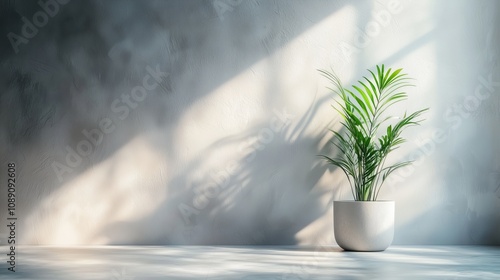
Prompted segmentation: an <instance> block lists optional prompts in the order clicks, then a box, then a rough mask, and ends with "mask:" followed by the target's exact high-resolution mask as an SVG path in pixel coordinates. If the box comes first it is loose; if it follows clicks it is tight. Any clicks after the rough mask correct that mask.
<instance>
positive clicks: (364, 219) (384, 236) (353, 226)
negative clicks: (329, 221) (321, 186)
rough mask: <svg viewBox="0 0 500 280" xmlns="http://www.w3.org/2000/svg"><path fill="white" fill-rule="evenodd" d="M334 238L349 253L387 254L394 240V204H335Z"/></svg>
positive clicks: (357, 202) (380, 202)
mask: <svg viewBox="0 0 500 280" xmlns="http://www.w3.org/2000/svg"><path fill="white" fill-rule="evenodd" d="M333 223H334V232H335V239H336V241H337V244H338V245H339V246H340V247H342V249H344V250H347V251H365V252H369V251H384V250H385V249H387V247H389V245H391V243H392V239H393V237H394V201H352V200H351V201H334V202H333Z"/></svg>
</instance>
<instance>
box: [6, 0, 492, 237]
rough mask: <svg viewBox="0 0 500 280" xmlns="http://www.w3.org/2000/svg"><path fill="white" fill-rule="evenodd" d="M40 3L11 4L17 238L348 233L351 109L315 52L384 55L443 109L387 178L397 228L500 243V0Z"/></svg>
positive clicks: (367, 60) (9, 110)
mask: <svg viewBox="0 0 500 280" xmlns="http://www.w3.org/2000/svg"><path fill="white" fill-rule="evenodd" d="M32 2H33V3H32V4H28V3H26V2H24V1H23V2H22V1H2V2H1V3H0V34H1V35H2V37H1V39H0V50H1V51H0V162H1V165H0V166H2V168H3V169H4V170H0V182H2V188H1V189H0V201H1V204H0V205H1V210H0V219H1V220H2V221H6V218H7V216H6V215H7V213H6V208H7V206H6V201H7V190H6V188H5V187H4V185H5V182H6V181H7V179H6V178H7V167H6V166H7V163H8V162H15V163H16V164H17V173H16V176H17V192H16V194H17V207H16V215H17V217H18V221H17V224H18V227H17V234H18V242H20V243H22V244H331V243H334V239H333V228H332V227H333V225H332V224H333V223H332V216H333V215H332V201H333V200H334V199H350V191H349V189H348V188H347V185H346V181H345V179H344V177H343V176H342V175H343V174H341V172H339V171H338V170H335V169H333V168H331V167H329V166H326V165H325V164H324V163H323V162H322V161H321V160H319V158H318V157H316V156H315V155H317V154H320V153H326V152H333V151H332V148H331V147H329V146H328V145H327V144H326V143H327V141H328V138H329V134H328V130H327V128H329V127H331V128H338V120H339V119H338V116H337V115H336V114H335V113H334V111H333V110H332V109H331V108H330V104H331V103H332V98H334V96H333V95H332V94H331V93H329V92H328V90H327V89H325V86H326V83H325V81H324V79H322V78H321V77H320V75H318V72H317V71H316V69H321V68H328V67H330V66H331V67H333V68H334V69H335V71H336V72H338V73H339V74H340V76H341V77H342V78H343V79H344V80H345V81H346V83H350V82H352V81H353V80H354V79H357V78H358V77H359V76H360V75H361V74H364V73H365V69H366V68H372V67H374V65H376V64H379V63H386V64H388V65H391V66H394V67H403V68H404V69H405V70H406V71H407V72H408V73H409V74H410V75H411V76H413V77H414V78H416V81H415V83H416V85H417V86H416V87H415V88H414V89H412V90H411V91H410V96H411V98H410V101H409V102H408V103H407V107H408V110H414V109H418V108H422V107H431V111H430V112H429V113H428V115H427V121H426V122H425V123H424V125H423V126H421V127H417V128H412V129H411V130H409V131H408V133H407V134H406V135H405V136H407V137H408V139H409V141H408V143H407V144H406V146H404V147H403V148H402V149H400V150H398V151H397V152H396V153H395V154H394V157H393V159H394V160H397V159H408V158H410V159H415V160H416V163H415V164H414V165H413V166H412V167H409V168H407V169H404V170H401V172H399V173H397V174H395V176H394V177H393V178H392V180H391V181H390V182H389V183H388V184H387V185H386V186H385V188H384V189H383V191H382V193H381V198H383V199H393V200H396V205H397V215H396V223H397V225H396V236H395V243H396V244H477V243H481V244H500V148H499V145H498V143H499V142H500V141H499V140H500V134H499V132H500V127H499V125H498V123H499V122H498V121H499V119H500V97H499V93H500V70H499V68H498V55H499V52H500V49H499V48H498V46H499V43H500V41H499V39H500V37H499V35H500V34H499V33H500V29H499V28H498V26H500V22H499V21H500V20H499V17H500V14H499V13H500V3H498V2H496V1H481V2H476V1H472V0H469V1H451V0H449V1H407V0H406V1H405V0H390V1H387V0H384V1H326V0H325V1H320V0H314V1H298V0H296V1H285V0H280V1H264V0H248V1H240V0H215V1H212V0H210V1H209V0H207V1H201V0H190V1H184V0H170V1H76V0H73V1H62V0H61V1H60V2H55V1H50V0H49V1H45V0H42V1H41V3H48V4H47V5H46V6H45V8H43V7H42V6H41V5H40V4H37V3H35V1H32ZM400 109H403V108H400ZM4 230H5V228H2V229H0V238H2V240H0V241H1V242H2V243H5V241H6V240H5V239H6V232H4Z"/></svg>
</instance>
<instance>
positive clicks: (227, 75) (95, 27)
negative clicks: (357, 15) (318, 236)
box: [0, 1, 345, 244]
mask: <svg viewBox="0 0 500 280" xmlns="http://www.w3.org/2000/svg"><path fill="white" fill-rule="evenodd" d="M117 3H119V5H118V6H119V7H120V8H119V9H118V8H117ZM200 3H201V4H200ZM11 4H12V5H11ZM155 5H158V6H155ZM296 5H298V6H287V5H282V6H280V4H279V3H271V2H268V1H264V2H262V3H260V5H256V6H253V5H251V4H248V2H242V4H241V5H240V6H238V7H234V11H232V12H231V13H229V12H228V13H226V14H225V15H224V23H221V20H219V19H218V18H217V13H216V11H215V10H214V7H213V6H212V3H211V2H210V1H200V2H191V1H189V2H186V1H168V2H157V1H141V2H137V1H124V2H118V1H117V2H112V1H109V2H102V1H85V2H82V1H80V2H78V1H75V2H73V1H71V2H69V3H68V4H67V5H64V6H63V5H61V6H59V10H58V13H57V14H54V16H53V17H52V15H50V16H48V17H47V19H48V21H47V22H46V23H45V25H43V26H42V25H41V24H40V27H39V28H37V29H38V30H37V31H38V33H37V34H35V35H36V36H34V37H32V38H29V39H30V40H29V41H28V42H27V43H21V44H19V45H16V46H17V49H15V50H13V49H12V46H11V44H10V42H9V40H8V39H7V38H6V37H5V36H4V40H2V41H0V44H1V47H2V52H1V53H0V57H1V59H2V63H1V66H0V67H1V68H0V71H1V73H2V74H4V75H2V77H3V78H2V80H0V86H1V87H2V88H5V89H6V90H2V91H0V92H1V93H0V94H1V95H2V103H1V106H2V110H0V111H1V112H0V116H2V118H1V121H0V122H1V126H2V127H1V128H2V135H1V137H0V141H1V142H0V143H2V144H3V145H2V148H1V151H0V154H1V155H2V158H1V160H2V161H8V160H15V161H17V162H18V163H19V166H20V168H19V175H20V176H19V177H20V180H22V183H23V186H25V188H24V189H23V191H20V193H19V195H20V203H21V204H20V209H19V210H20V211H22V212H20V213H19V214H20V215H22V216H23V217H25V219H24V222H25V223H26V225H27V226H26V228H27V229H29V230H26V231H24V232H23V233H22V235H23V236H22V238H20V239H21V240H22V241H23V242H26V243H30V244H61V242H68V243H70V244H75V243H76V244H88V243H93V244H94V243H107V242H108V240H102V239H98V238H95V239H93V238H92V236H91V235H92V234H88V232H92V233H95V232H100V229H101V226H103V225H106V224H108V223H113V222H114V221H116V220H128V218H129V217H132V216H133V217H136V216H138V215H142V214H144V213H146V214H144V215H146V217H145V218H144V220H150V221H153V222H152V225H151V224H147V223H142V222H141V223H138V224H140V225H143V227H142V228H136V229H134V230H131V229H130V228H127V229H124V230H122V231H121V232H120V233H116V235H114V234H108V236H112V237H116V239H115V240H109V243H113V242H114V243H124V242H125V243H133V242H135V243H137V244H140V243H149V244H151V243H152V242H154V241H158V240H165V238H163V237H161V236H159V235H161V234H164V232H165V231H167V232H170V231H171V230H172V229H173V228H174V231H175V228H176V227H181V225H183V224H184V220H183V218H182V216H181V215H179V207H178V206H179V202H178V201H177V202H175V203H170V204H168V206H166V209H165V208H163V209H164V210H168V211H165V212H164V213H161V212H158V211H155V210H154V209H155V207H156V204H154V205H153V203H151V204H147V203H145V204H141V203H143V202H145V201H147V202H150V201H151V199H150V197H148V194H149V195H150V196H155V195H156V194H163V191H164V190H167V191H169V192H170V191H172V193H168V199H169V200H170V197H178V198H185V199H184V200H179V201H184V202H185V203H186V204H188V203H190V204H191V206H193V204H192V196H193V194H196V192H198V190H199V188H200V184H201V183H196V182H193V181H190V180H188V179H186V178H189V177H190V172H193V170H198V169H199V167H200V165H201V164H202V163H200V162H196V161H193V162H191V163H189V164H188V165H187V166H185V168H184V169H183V171H182V172H181V174H180V175H178V174H174V175H171V174H167V175H165V177H166V178H167V179H165V180H158V181H154V182H152V183H151V182H150V181H148V182H146V183H148V184H147V186H148V188H145V187H144V185H145V184H146V183H145V182H143V181H141V180H137V181H136V183H134V182H133V179H135V178H132V179H131V178H130V177H133V176H128V175H131V174H132V175H134V176H137V177H140V179H143V178H146V180H147V179H149V178H150V177H149V176H150V175H151V174H153V175H155V176H158V177H160V176H163V174H162V173H161V172H163V170H162V169H161V168H162V166H160V167H158V165H154V164H151V166H152V167H150V166H148V167H145V168H143V169H141V170H146V169H147V170H146V171H148V172H144V174H138V173H140V172H136V171H137V170H138V169H140V168H138V167H142V166H138V165H140V164H143V163H144V162H143V161H142V158H143V156H144V155H145V154H146V153H147V152H148V151H145V152H144V153H143V151H142V150H140V149H138V148H136V147H137V146H134V143H137V141H135V140H136V139H137V138H141V137H142V138H141V139H143V138H147V136H144V135H147V134H148V133H149V132H150V131H156V130H158V129H164V130H163V132H162V133H163V138H162V140H163V143H162V145H163V147H162V148H163V149H162V150H161V151H162V152H164V153H163V154H160V155H159V156H158V157H164V158H165V161H170V162H173V163H172V165H173V164H175V162H174V161H175V159H172V154H174V153H175V150H176V149H177V148H178V147H177V146H175V145H170V144H171V143H172V142H173V140H172V138H174V137H175V136H173V135H171V134H170V133H165V129H167V128H168V129H170V128H172V127H174V128H176V126H177V125H179V124H178V122H179V119H181V118H182V116H183V113H184V112H183V110H187V109H189V108H190V107H191V106H192V105H193V104H194V103H196V102H197V101H199V100H201V99H203V98H204V97H206V96H207V95H209V94H210V93H211V92H212V91H213V90H214V89H216V88H218V87H219V86H220V85H222V84H224V83H226V82H227V81H229V80H231V79H232V78H234V77H235V76H237V75H238V74H239V73H241V72H242V71H244V70H246V69H247V68H248V67H249V66H251V65H253V64H254V63H255V62H257V61H260V60H262V59H263V58H265V57H267V56H269V55H271V54H272V53H274V52H275V51H278V50H279V49H280V48H282V47H283V46H284V45H286V44H287V43H288V42H290V41H291V40H293V39H294V38H296V37H297V36H299V35H300V34H302V33H303V32H304V31H306V30H308V29H309V28H310V27H312V26H314V25H315V24H316V23H318V22H320V21H321V20H323V19H324V18H325V17H328V16H330V15H331V14H332V13H333V12H334V11H336V10H337V9H339V8H340V7H342V6H343V5H345V3H344V2H339V3H321V4H314V3H313V4H309V3H305V2H304V3H303V4H296ZM0 7H1V8H2V9H0V14H1V15H2V17H1V18H0V30H1V31H2V34H7V33H9V32H13V33H16V34H17V35H23V36H25V35H26V34H24V33H23V30H24V29H29V28H24V27H23V26H24V25H23V24H25V21H24V20H22V19H21V18H22V17H23V16H24V17H26V18H27V19H28V20H32V19H33V15H34V14H35V13H37V14H41V12H40V11H42V12H43V11H45V9H44V8H42V7H40V6H39V5H38V3H35V2H33V3H31V4H30V3H15V5H14V4H13V2H5V3H4V2H2V4H1V6H0ZM4 7H6V8H5V9H3V8H4ZM54 9H55V8H54ZM276 9H287V10H286V11H287V12H290V13H296V12H297V11H300V14H301V15H302V14H303V15H304V18H303V19H302V21H297V20H296V19H293V17H286V18H279V17H276V14H275V13H274V11H275V10H276ZM133 11H140V12H137V13H135V12H133ZM54 13H55V12H54ZM188 14H189V16H186V15H188ZM256 14H258V15H259V17H255V15H256ZM4 15H5V17H4ZM40 18H41V17H40ZM236 19H237V20H238V22H239V24H240V25H238V28H240V29H237V28H235V29H234V30H233V29H230V30H229V29H228V30H226V29H225V28H227V27H228V26H232V24H233V23H234V20H236ZM200 24H201V25H203V26H204V28H203V29H200V28H199V27H200ZM269 26H272V28H269ZM285 27H286V28H287V29H288V30H289V31H290V32H288V33H286V36H285V35H283V36H280V35H281V28H285ZM23 28H24V29H23ZM241 28H243V30H245V32H246V31H250V32H254V33H255V34H254V33H252V34H253V35H254V37H251V36H249V38H250V39H248V41H247V42H246V43H248V44H244V43H242V45H236V44H235V42H234V40H233V39H234V37H236V36H237V35H240V34H241V33H242V32H241ZM31 35H33V34H31ZM31 35H30V36H31ZM214 38H220V40H214ZM23 42H24V41H23ZM239 43H241V42H239ZM4 47H5V49H6V50H7V51H5V52H3V50H4ZM227 48H230V49H231V48H232V49H237V50H238V54H239V56H238V60H237V61H236V62H235V60H234V59H233V57H229V58H227V56H226V55H227ZM207 49H208V50H210V52H208V53H207V52H206V50H207ZM16 50H17V51H18V52H17V53H16ZM224 59H226V60H224ZM158 61H159V62H160V63H161V64H160V69H161V71H164V72H169V73H170V75H169V76H168V78H167V79H169V81H173V82H172V83H173V85H171V87H169V86H170V82H169V81H165V82H164V83H162V84H161V85H160V86H161V88H160V86H159V87H158V88H157V89H156V90H154V91H151V92H150V93H151V95H149V97H148V98H147V99H146V100H144V101H142V103H139V104H135V103H134V105H133V106H136V107H132V106H129V107H128V109H127V110H126V112H128V114H127V115H126V116H125V113H124V112H125V111H122V109H121V108H123V107H124V106H125V105H127V104H128V103H126V102H129V101H131V100H130V93H131V90H132V89H133V88H135V87H136V86H138V85H140V84H141V82H142V81H143V78H144V77H145V75H147V73H148V71H147V70H146V67H145V66H146V65H147V64H148V63H151V67H152V68H155V66H156V65H157V63H156V62H158ZM199 61H204V63H205V64H204V66H200V65H199ZM3 62H5V63H3ZM222 62H224V63H222ZM222 64H223V65H224V67H227V68H228V69H224V71H220V72H216V73H215V72H214V71H213V69H214V68H215V67H216V66H217V67H219V66H221V65H222ZM12 65H15V66H16V67H11V66H12ZM173 69H175V71H173ZM193 69H194V70H193ZM207 73H210V75H208V74H207ZM214 73H215V74H214ZM179 85H183V86H184V87H182V88H179ZM165 88H167V89H169V90H165ZM170 89H173V90H172V91H170ZM124 94H125V95H126V96H128V97H129V99H128V100H127V101H126V102H125V101H124V100H123V95H124ZM148 94H149V93H148ZM3 100H6V102H3ZM117 100H118V101H119V103H118V105H120V107H119V108H120V109H119V111H120V114H118V115H117V114H114V113H115V112H114V111H113V109H112V108H111V109H110V105H111V104H113V103H114V102H115V101H117ZM132 102H133V100H132ZM179 104H181V106H179ZM116 108H118V107H116ZM136 108H137V109H136ZM280 114H281V112H280ZM120 116H123V120H122V119H121V117H120ZM106 118H112V119H113V118H114V119H113V120H114V121H115V122H114V123H113V125H114V126H113V127H114V130H113V132H112V133H111V132H110V133H108V134H105V135H104V137H103V139H101V141H96V142H100V143H99V144H98V145H94V146H92V147H91V152H89V153H90V154H87V156H86V157H82V158H81V160H80V161H78V162H77V163H75V164H74V165H75V166H70V165H69V164H67V162H68V160H67V159H68V158H70V155H74V154H75V153H76V152H79V151H78V148H79V147H80V148H81V149H80V150H81V151H84V149H83V148H88V147H84V145H80V146H79V144H80V143H87V142H91V140H90V141H88V137H87V136H86V135H85V134H84V133H82V131H84V130H85V131H87V132H90V131H95V130H94V129H98V128H101V125H100V123H99V120H105V119H106ZM266 125H267V124H266ZM255 129H258V128H257V127H256V128H255ZM271 129H272V128H271ZM172 131H174V129H172ZM3 132H6V133H3ZM169 132H170V131H169ZM256 133H257V136H258V131H257V132H256ZM273 133H274V135H273V137H274V140H273V141H271V142H270V143H266V145H265V147H266V148H265V149H264V150H262V151H261V150H258V148H257V150H256V156H255V159H254V160H252V165H253V166H252V167H248V166H246V165H245V161H242V162H239V163H238V164H239V167H238V168H240V169H241V170H244V169H248V171H249V172H248V173H247V174H246V175H241V177H235V178H234V179H233V178H232V179H231V180H235V182H238V183H241V184H242V185H244V186H250V183H251V184H258V182H261V181H262V182H265V177H261V178H259V179H257V178H254V176H252V175H253V174H256V173H257V172H260V171H259V169H258V168H259V167H258V166H256V165H257V163H263V162H264V161H265V160H268V159H269V158H268V157H267V155H272V156H273V158H272V159H273V160H275V158H274V156H276V157H278V154H277V153H274V152H273V151H274V149H275V148H276V149H278V150H280V151H285V149H284V148H281V147H278V146H279V145H278V144H277V143H279V141H282V142H283V143H285V142H286V141H292V139H287V138H285V136H283V135H281V134H280V133H281V132H280V133H276V132H274V131H273ZM87 134H88V133H87ZM93 135H94V136H91V137H90V138H92V137H96V138H100V137H98V136H96V135H97V134H93ZM241 137H243V138H244V137H247V135H245V136H241ZM263 137H266V135H264V136H263ZM96 138H93V139H94V140H95V139H96ZM265 139H267V138H265ZM84 141H86V142H84ZM134 141H135V142H134ZM234 141H237V140H234ZM264 141H267V140H264ZM294 141H295V140H294ZM144 142H147V141H144ZM299 143H302V144H303V145H307V144H306V143H307V141H305V142H304V141H302V140H296V142H294V145H295V144H299ZM141 144H143V143H142V142H141ZM147 144H149V143H146V144H145V145H143V146H146V145H147ZM155 144H156V143H153V144H151V145H152V146H154V145H155ZM286 145H288V147H292V143H291V142H288V144H285V146H286ZM293 147H295V146H293ZM140 148H142V146H141V147H140ZM68 149H71V150H72V152H71V153H70V152H68ZM247 150H248V149H247ZM247 152H248V151H247ZM83 153H86V152H85V151H84V152H83ZM249 153H251V152H249ZM146 155H147V154H146ZM250 156H251V155H250ZM279 156H282V155H279ZM247 159H248V158H247ZM314 160H316V159H314V157H312V158H311V162H313V161H314ZM55 161H57V162H59V163H61V164H65V165H67V167H71V170H70V171H67V172H66V170H67V169H59V170H65V172H59V175H60V176H58V173H56V172H54V169H53V168H52V166H51V164H52V163H54V162H55ZM126 162H128V164H126ZM170 162H169V163H170ZM155 163H156V162H155ZM279 163H280V164H282V165H283V166H284V165H285V163H284V162H279ZM125 165H126V166H125ZM260 165H261V166H265V165H264V164H260ZM224 168H226V167H225V166H224ZM264 171H266V172H267V171H268V170H264ZM264 171H263V172H264ZM183 174H184V176H183ZM264 174H265V176H268V177H267V178H271V180H278V179H277V178H279V176H281V175H280V174H279V172H278V173H277V174H271V173H264ZM1 176H4V175H0V179H1V178H2V177H1ZM169 176H172V178H170V177H169ZM207 176H208V177H209V176H210V174H208V175H207ZM263 176H264V175H263ZM58 177H61V178H58ZM60 179H62V180H60ZM146 180H145V181H146ZM259 180H261V181H259ZM165 181H168V184H166V183H165ZM130 182H132V183H130ZM249 182H250V183H249ZM288 183H290V182H288ZM166 185H168V187H166ZM261 185H264V183H262V184H261ZM149 187H150V188H149ZM189 187H191V189H189ZM259 187H260V186H259ZM280 187H281V188H284V186H280ZM305 187H307V186H305ZM309 187H312V186H309ZM169 188H171V189H169ZM227 188H228V189H229V188H230V187H227ZM159 189H161V191H159ZM257 189H258V188H257ZM259 190H261V189H259ZM222 193H223V192H222ZM136 194H140V195H141V197H138V196H139V195H137V196H136ZM2 195H3V193H2ZM222 195H223V194H221V196H220V197H223V196H222ZM279 195H280V194H279V193H277V194H276V196H279ZM160 196H161V195H157V197H160ZM218 197H219V196H217V197H215V198H214V199H213V200H212V199H211V200H210V201H211V204H209V205H208V204H207V206H206V207H205V208H204V209H203V211H200V213H201V212H203V214H208V213H215V211H213V212H210V211H209V209H210V207H214V206H213V205H216V203H218V200H217V199H221V198H218ZM0 198H1V197H0ZM2 199H3V198H2ZM263 199H264V198H263ZM203 203H204V202H203V201H202V200H201V199H200V200H199V201H198V206H202V205H203ZM164 205H165V204H164ZM242 205H243V204H242ZM200 208H201V207H200ZM231 209H237V208H234V207H233V208H231ZM148 211H151V212H153V213H157V214H158V216H156V217H157V218H158V219H156V220H154V219H149V218H148V217H147V215H148V214H147V213H149V212H148ZM128 215H130V216H128ZM1 217H2V216H1V215H0V218H1ZM179 217H180V220H179ZM165 219H167V220H168V219H171V220H172V221H175V223H169V222H166V223H165V225H158V224H159V223H158V222H157V221H162V220H165ZM199 220H201V218H200V219H199ZM304 220H307V219H306V218H304ZM56 221H57V222H56ZM179 221H180V222H182V223H180V222H179ZM177 222H179V223H177ZM304 223H305V222H304ZM178 224H179V225H178ZM167 226H172V227H171V228H168V227H167ZM154 227H161V229H162V230H163V232H161V231H160V232H156V231H154V230H151V229H152V228H154ZM182 227H184V226H182ZM111 228H113V227H108V229H109V230H110V231H112V229H111ZM49 232H50V234H49ZM96 235H97V234H96ZM176 238H178V237H176V236H173V237H171V239H172V240H173V241H172V242H177V243H182V242H184V241H183V240H184V239H182V238H180V239H176ZM177 240H179V241H177Z"/></svg>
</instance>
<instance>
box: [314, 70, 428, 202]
mask: <svg viewBox="0 0 500 280" xmlns="http://www.w3.org/2000/svg"><path fill="white" fill-rule="evenodd" d="M319 71H320V72H321V74H322V75H323V76H324V77H326V78H327V79H328V80H329V81H330V82H331V83H332V85H333V88H329V89H330V90H332V91H333V92H335V93H337V94H338V95H339V96H340V101H337V106H333V107H334V109H335V110H337V112H339V114H340V115H341V116H342V118H343V121H342V122H341V124H342V126H343V128H344V129H343V130H342V133H339V132H337V131H334V130H331V131H332V133H333V136H334V137H333V139H334V141H331V143H332V144H333V145H335V146H336V147H337V148H338V149H339V155H338V156H337V157H335V158H331V157H328V156H326V155H322V157H323V158H325V159H326V160H327V161H328V162H329V163H331V164H333V165H335V166H337V167H339V168H340V169H342V170H343V171H344V173H345V174H346V176H347V179H348V181H349V184H350V186H351V190H352V194H353V196H354V199H355V200H361V201H370V200H377V197H378V193H379V191H380V188H381V186H382V184H383V183H384V181H385V180H386V179H387V177H388V176H389V175H390V174H391V173H392V172H394V171H395V170H397V169H398V168H401V167H403V166H406V165H408V164H410V163H411V162H409V161H405V162H400V163H397V164H394V165H391V166H385V160H386V158H387V155H388V154H389V153H390V152H392V151H394V150H395V149H397V148H398V147H399V146H400V145H401V144H402V143H404V142H405V139H403V138H402V137H401V133H402V132H403V131H404V130H405V129H406V128H407V127H409V126H412V125H418V124H420V123H421V122H422V120H419V119H418V118H419V117H420V116H421V115H422V114H423V113H424V112H425V111H427V110H428V109H423V110H419V111H416V112H413V113H411V114H406V113H405V114H404V115H403V117H400V118H397V119H398V121H397V122H396V123H395V124H388V123H389V122H388V121H389V120H390V119H395V117H394V116H386V115H385V114H384V113H385V112H386V111H387V109H388V108H390V107H391V106H393V105H395V104H397V103H399V102H401V101H403V100H406V99H407V98H408V95H407V93H406V92H405V91H404V90H405V88H407V87H410V86H413V85H412V84H411V83H410V80H411V79H410V78H408V77H407V75H406V74H404V73H402V72H401V71H402V69H397V70H395V71H392V69H391V68H389V69H388V70H385V69H384V65H383V64H382V66H378V65H377V71H376V73H374V72H373V71H371V70H368V71H369V72H370V76H369V77H368V78H367V77H363V79H362V80H360V81H358V83H357V84H356V85H353V86H352V89H347V88H344V87H343V86H342V83H341V81H340V79H339V78H338V76H337V75H336V74H335V73H333V71H332V72H328V71H324V70H319ZM380 134H382V135H380Z"/></svg>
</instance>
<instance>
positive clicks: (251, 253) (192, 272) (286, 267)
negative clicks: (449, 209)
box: [0, 246, 500, 280]
mask: <svg viewBox="0 0 500 280" xmlns="http://www.w3.org/2000/svg"><path fill="white" fill-rule="evenodd" d="M1 249H2V256H3V257H2V258H1V259H2V265H1V266H0V267H1V271H0V279H54V280H55V279H65V280H73V279H112V280H132V279H134V280H139V279H245V280H250V279H276V280H277V279H500V247H482V246H458V247H457V246H425V247H421V246H419V247H413V246H412V247H398V246H393V247H390V248H389V249H388V250H387V251H385V252H377V253H355V252H343V251H341V250H340V249H339V248H338V247H333V246H328V247H203V246H169V247H144V246H112V247H111V246H109V247H76V248H74V247H72V248H67V247H65V248H57V247H20V248H17V251H16V270H17V272H15V273H12V272H9V271H8V270H7V266H6V262H5V260H6V255H5V253H4V252H7V247H5V246H4V247H1Z"/></svg>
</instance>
